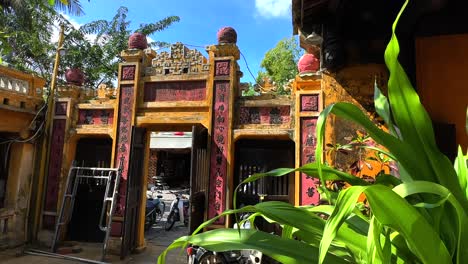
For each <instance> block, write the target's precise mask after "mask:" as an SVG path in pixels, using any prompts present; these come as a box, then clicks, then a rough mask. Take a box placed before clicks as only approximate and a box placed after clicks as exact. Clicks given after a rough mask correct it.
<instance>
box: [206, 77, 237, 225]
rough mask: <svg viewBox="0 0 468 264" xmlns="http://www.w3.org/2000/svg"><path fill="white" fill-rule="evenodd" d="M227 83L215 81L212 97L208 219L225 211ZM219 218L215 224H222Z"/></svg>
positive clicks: (227, 147)
mask: <svg viewBox="0 0 468 264" xmlns="http://www.w3.org/2000/svg"><path fill="white" fill-rule="evenodd" d="M229 88H230V85H229V81H215V85H214V96H213V99H214V100H213V106H214V109H213V132H212V135H211V163H210V164H211V165H210V192H209V195H210V197H209V201H211V202H210V203H209V207H208V217H209V218H213V217H215V216H217V215H219V214H221V213H222V212H223V211H224V210H225V209H226V184H227V172H228V168H227V153H228V151H229V145H228V141H229V140H228V136H229V133H228V132H229V129H230V126H229V98H230V96H231V95H230V91H229V90H230V89H229ZM224 221H225V219H224V218H220V219H219V220H218V221H216V222H215V224H224Z"/></svg>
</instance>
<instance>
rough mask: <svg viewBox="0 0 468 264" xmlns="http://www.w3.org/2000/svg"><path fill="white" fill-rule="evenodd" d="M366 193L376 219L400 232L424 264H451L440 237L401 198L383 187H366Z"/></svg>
mask: <svg viewBox="0 0 468 264" xmlns="http://www.w3.org/2000/svg"><path fill="white" fill-rule="evenodd" d="M408 185H411V183H408ZM400 186H402V185H399V186H397V187H395V189H397V188H398V189H402V188H403V187H400ZM398 189H397V190H398ZM364 193H365V194H366V197H367V199H368V201H369V205H370V207H371V210H372V212H373V214H374V216H375V218H376V219H377V220H378V221H379V222H380V223H381V224H382V225H384V226H388V227H391V228H392V229H394V230H396V231H397V232H399V233H400V234H401V235H402V236H403V237H404V238H405V240H406V243H407V244H408V246H409V248H410V250H411V251H412V252H413V253H414V254H415V256H416V257H418V258H419V260H420V261H422V262H423V263H451V256H450V254H449V252H448V250H447V248H446V247H445V245H444V243H443V242H442V240H441V239H440V237H439V234H438V233H437V232H435V231H434V229H433V227H432V226H431V225H430V224H429V223H428V222H427V221H426V219H425V218H424V217H423V216H422V215H421V214H420V213H419V212H418V211H417V210H416V209H415V208H414V207H413V206H411V205H410V204H408V202H407V201H406V200H404V199H403V198H402V197H401V196H400V195H398V194H397V193H396V192H394V191H393V190H392V189H390V188H388V187H386V186H383V185H373V186H367V187H366V188H365V190H364ZM421 241H424V243H421Z"/></svg>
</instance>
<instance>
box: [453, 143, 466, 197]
mask: <svg viewBox="0 0 468 264" xmlns="http://www.w3.org/2000/svg"><path fill="white" fill-rule="evenodd" d="M467 155H468V154H467ZM467 160H468V158H467V156H465V155H463V151H462V149H461V146H458V155H457V158H456V159H455V164H454V167H455V171H456V173H457V175H458V182H459V183H460V187H461V188H462V190H463V191H465V195H466V197H467V198H468V186H467V185H468V184H467V183H468V167H467V166H468V164H467Z"/></svg>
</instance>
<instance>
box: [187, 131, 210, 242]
mask: <svg viewBox="0 0 468 264" xmlns="http://www.w3.org/2000/svg"><path fill="white" fill-rule="evenodd" d="M207 142H208V130H207V129H206V128H204V127H201V126H193V127H192V153H191V162H190V167H191V168H190V218H189V232H190V233H192V232H193V231H194V230H195V229H196V228H197V227H198V226H199V225H200V224H201V223H203V220H204V215H205V208H206V201H207V199H206V197H207V195H208V178H209V158H208V151H207V149H208V148H207Z"/></svg>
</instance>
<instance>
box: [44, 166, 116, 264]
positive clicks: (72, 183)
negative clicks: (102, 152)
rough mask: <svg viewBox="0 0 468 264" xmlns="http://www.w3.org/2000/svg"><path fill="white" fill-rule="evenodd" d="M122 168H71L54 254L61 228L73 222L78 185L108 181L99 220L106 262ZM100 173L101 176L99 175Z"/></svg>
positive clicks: (54, 241) (57, 223)
mask: <svg viewBox="0 0 468 264" xmlns="http://www.w3.org/2000/svg"><path fill="white" fill-rule="evenodd" d="M121 168H122V164H120V166H119V168H96V167H74V166H72V167H71V168H70V170H69V172H68V177H67V183H66V188H65V192H64V194H63V198H62V204H61V206H60V213H59V217H58V219H57V220H56V225H55V232H54V237H53V240H52V246H51V251H52V252H55V251H56V250H57V240H58V238H59V235H60V228H61V227H62V226H64V225H66V224H67V223H68V222H69V221H70V220H71V217H72V215H73V209H74V205H75V198H76V193H77V189H78V185H79V184H80V183H82V182H83V180H86V183H89V181H88V180H89V179H95V180H103V181H107V183H106V191H105V192H104V198H103V201H102V209H101V215H100V219H99V229H100V230H102V231H104V232H105V236H104V241H103V245H102V254H101V259H102V260H103V261H104V259H105V256H106V251H107V242H108V240H109V236H110V229H111V223H112V216H113V214H114V211H115V202H116V197H117V195H118V187H119V182H120V177H121V174H122V170H121ZM96 172H97V173H96ZM99 173H100V174H101V175H99ZM104 173H107V176H104ZM89 174H91V175H89ZM96 174H97V175H96ZM73 177H74V178H73ZM72 178H73V179H72ZM112 184H113V188H112V193H109V191H110V189H111V188H110V186H111V185H112ZM70 191H71V193H70ZM67 198H68V201H69V208H68V210H67V209H66V206H67V205H66V202H67ZM108 203H110V207H109V212H108V214H107V215H108V216H109V217H108V219H107V223H106V226H105V227H104V226H102V222H103V218H104V215H105V212H107V204H108ZM65 210H67V214H66V216H65V215H64V214H65ZM56 255H59V254H56Z"/></svg>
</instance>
